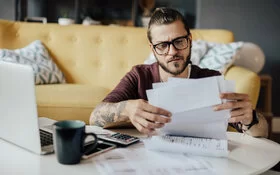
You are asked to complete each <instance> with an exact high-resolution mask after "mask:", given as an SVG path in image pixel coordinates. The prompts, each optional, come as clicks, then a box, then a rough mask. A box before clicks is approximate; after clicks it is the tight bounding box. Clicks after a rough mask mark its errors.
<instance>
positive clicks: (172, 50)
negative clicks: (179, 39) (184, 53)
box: [168, 44, 178, 55]
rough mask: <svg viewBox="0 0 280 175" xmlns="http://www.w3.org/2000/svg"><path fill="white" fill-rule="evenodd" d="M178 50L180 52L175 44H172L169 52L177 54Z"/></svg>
mask: <svg viewBox="0 0 280 175" xmlns="http://www.w3.org/2000/svg"><path fill="white" fill-rule="evenodd" d="M177 52H178V50H177V49H176V48H175V47H174V46H173V44H170V45H169V51H168V54H169V55H175V54H177Z"/></svg>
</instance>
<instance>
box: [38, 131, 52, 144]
mask: <svg viewBox="0 0 280 175" xmlns="http://www.w3.org/2000/svg"><path fill="white" fill-rule="evenodd" d="M40 140H41V146H47V145H52V144H53V136H52V133H49V132H47V131H44V130H42V129H40Z"/></svg>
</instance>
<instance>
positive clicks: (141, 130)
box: [133, 121, 155, 134]
mask: <svg viewBox="0 0 280 175" xmlns="http://www.w3.org/2000/svg"><path fill="white" fill-rule="evenodd" d="M133 125H134V126H135V127H136V129H137V130H138V131H139V132H141V133H143V134H151V133H153V132H154V131H155V130H154V129H150V128H145V127H144V126H142V125H141V124H140V123H138V122H137V121H134V122H133Z"/></svg>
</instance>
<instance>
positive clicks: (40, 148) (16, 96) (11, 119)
mask: <svg viewBox="0 0 280 175" xmlns="http://www.w3.org/2000/svg"><path fill="white" fill-rule="evenodd" d="M54 122H55V120H50V119H46V118H45V119H44V118H42V119H40V121H39V119H38V115H37V105H36V97H35V85H34V73H33V70H32V68H31V67H30V66H27V65H21V64H14V63H7V62H3V61H0V138H1V139H3V140H6V141H8V142H10V143H13V144H15V145H17V146H20V147H22V148H24V149H26V150H29V151H31V152H34V153H36V154H49V153H53V152H54V149H53V139H52V128H51V127H52V124H53V123H54Z"/></svg>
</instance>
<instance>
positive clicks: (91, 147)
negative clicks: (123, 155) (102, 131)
mask: <svg viewBox="0 0 280 175" xmlns="http://www.w3.org/2000/svg"><path fill="white" fill-rule="evenodd" d="M88 136H93V137H94V143H93V144H91V146H90V148H89V150H88V151H87V152H92V151H93V150H94V149H95V148H96V147H97V144H98V142H97V141H98V138H97V136H96V134H94V133H85V137H84V142H85V140H86V138H87V137H88ZM85 153H86V150H84V151H83V155H85Z"/></svg>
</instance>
